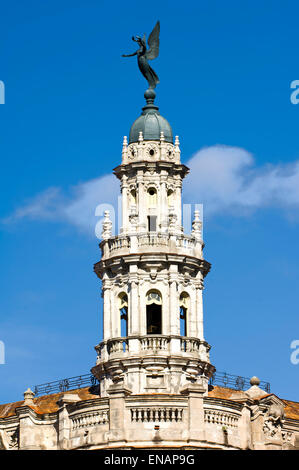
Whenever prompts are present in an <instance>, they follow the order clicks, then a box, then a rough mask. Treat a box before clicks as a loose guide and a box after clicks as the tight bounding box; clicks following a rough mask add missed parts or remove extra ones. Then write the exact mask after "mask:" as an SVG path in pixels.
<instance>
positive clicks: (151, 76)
mask: <svg viewBox="0 0 299 470" xmlns="http://www.w3.org/2000/svg"><path fill="white" fill-rule="evenodd" d="M159 34H160V21H157V23H156V26H155V27H154V29H153V30H152V32H151V34H150V35H149V37H148V40H147V43H148V49H147V48H146V37H145V34H144V35H143V38H141V37H140V36H136V37H134V36H133V37H132V40H133V41H135V42H137V43H138V44H139V49H138V50H137V51H136V52H134V53H133V54H123V55H122V57H133V56H134V55H137V61H138V67H139V69H140V72H141V73H142V75H143V76H144V77H145V78H146V80H147V81H148V84H149V88H151V89H154V88H156V85H157V83H160V82H159V77H158V75H157V74H156V72H155V71H154V70H153V69H152V68H151V66H150V65H149V63H148V60H153V59H156V57H158V55H159Z"/></svg>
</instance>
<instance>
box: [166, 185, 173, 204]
mask: <svg viewBox="0 0 299 470" xmlns="http://www.w3.org/2000/svg"><path fill="white" fill-rule="evenodd" d="M167 201H168V207H170V206H173V191H172V189H169V190H168V191H167Z"/></svg>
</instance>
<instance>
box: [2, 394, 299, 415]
mask: <svg viewBox="0 0 299 470" xmlns="http://www.w3.org/2000/svg"><path fill="white" fill-rule="evenodd" d="M68 393H71V394H73V393H74V394H77V395H79V398H80V399H81V400H82V401H84V400H92V399H95V398H99V396H98V395H94V394H92V393H91V392H90V388H89V387H85V388H79V389H76V390H69V391H68V392H63V393H53V394H52V395H43V396H41V397H37V398H34V399H33V402H34V406H32V407H31V408H33V409H34V410H35V412H36V413H38V414H45V413H55V411H57V410H58V405H57V402H58V400H59V399H60V397H61V396H62V395H64V394H68ZM233 393H234V394H238V393H240V395H241V394H242V393H243V392H242V391H241V390H239V391H238V390H234V389H232V388H226V387H218V386H215V387H214V388H213V390H211V391H209V393H208V396H209V397H213V398H224V399H227V400H228V399H229V400H231V398H230V397H231V395H232V394H233ZM157 395H159V394H157ZM267 395H268V394H265V395H263V396H262V397H260V398H264V397H265V396H267ZM282 401H283V403H284V404H285V416H286V418H290V419H298V420H299V403H298V402H295V401H289V400H282ZM23 405H24V401H17V402H14V403H7V404H5V405H0V418H8V417H10V416H13V415H15V410H16V408H18V407H19V406H23Z"/></svg>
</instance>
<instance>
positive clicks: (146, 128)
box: [129, 90, 173, 144]
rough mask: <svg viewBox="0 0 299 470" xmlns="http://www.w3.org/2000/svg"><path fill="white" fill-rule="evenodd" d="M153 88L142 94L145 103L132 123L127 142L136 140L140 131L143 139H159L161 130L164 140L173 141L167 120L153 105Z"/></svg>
mask: <svg viewBox="0 0 299 470" xmlns="http://www.w3.org/2000/svg"><path fill="white" fill-rule="evenodd" d="M154 95H155V93H154V92H153V90H147V91H146V92H145V94H144V96H145V98H146V101H147V105H146V106H144V108H142V114H141V116H139V117H138V118H137V119H136V121H135V122H134V123H133V124H132V127H131V129H130V135H129V143H130V144H131V143H132V142H138V138H139V132H142V135H143V140H160V136H161V132H163V133H164V140H165V142H170V143H171V144H172V143H173V137H172V129H171V126H170V124H169V122H168V121H167V120H166V119H165V118H164V117H163V116H161V115H160V113H159V108H158V107H157V106H155V105H154Z"/></svg>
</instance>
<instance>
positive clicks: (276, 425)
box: [263, 403, 284, 437]
mask: <svg viewBox="0 0 299 470" xmlns="http://www.w3.org/2000/svg"><path fill="white" fill-rule="evenodd" d="M283 421H284V408H283V406H282V405H279V404H276V403H273V404H272V405H270V407H269V409H268V411H267V413H266V415H265V417H264V426H263V431H264V434H265V436H267V437H276V436H277V437H278V436H279V434H280V433H281V427H282V424H283Z"/></svg>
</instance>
